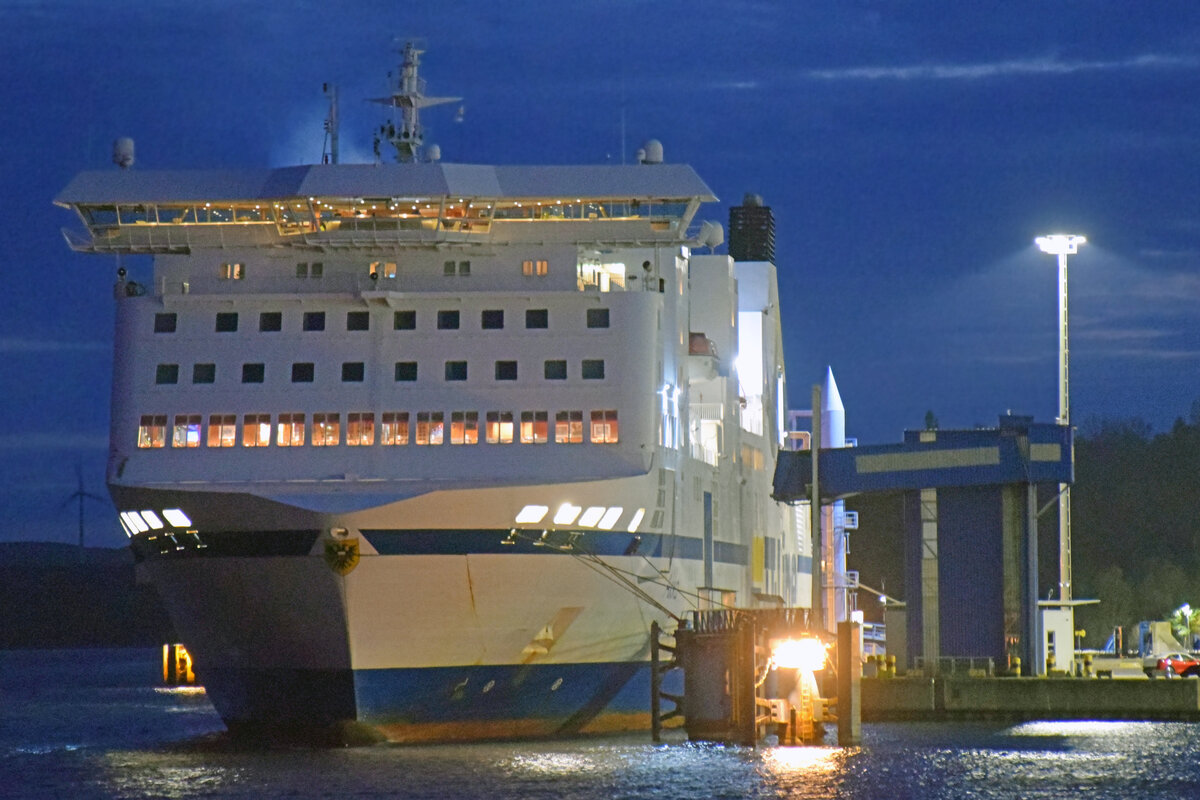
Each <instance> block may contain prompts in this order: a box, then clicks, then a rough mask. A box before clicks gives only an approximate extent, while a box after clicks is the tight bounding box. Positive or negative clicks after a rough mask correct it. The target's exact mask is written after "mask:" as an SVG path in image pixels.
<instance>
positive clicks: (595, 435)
mask: <svg viewBox="0 0 1200 800" xmlns="http://www.w3.org/2000/svg"><path fill="white" fill-rule="evenodd" d="M592 441H593V442H596V443H597V444H616V442H617V412H616V410H615V409H614V410H608V411H593V412H592Z"/></svg>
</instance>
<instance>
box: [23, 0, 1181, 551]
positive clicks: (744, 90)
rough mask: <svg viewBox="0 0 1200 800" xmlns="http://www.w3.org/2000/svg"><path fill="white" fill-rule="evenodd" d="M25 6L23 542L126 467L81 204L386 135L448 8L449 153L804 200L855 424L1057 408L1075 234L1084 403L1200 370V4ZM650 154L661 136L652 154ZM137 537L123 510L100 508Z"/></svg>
mask: <svg viewBox="0 0 1200 800" xmlns="http://www.w3.org/2000/svg"><path fill="white" fill-rule="evenodd" d="M282 5H283V4H280V8H276V7H275V5H274V4H266V3H259V4H249V3H231V2H206V3H183V4H181V3H168V2H144V3H137V4H133V3H107V4H99V3H92V2H83V0H75V2H6V3H0V10H2V11H3V18H4V21H5V24H4V27H3V31H2V32H0V56H3V58H2V63H3V64H4V65H5V67H6V69H5V79H4V81H3V84H2V87H3V88H0V109H3V112H2V113H3V117H2V122H3V124H2V125H0V137H2V142H0V145H2V146H0V183H2V188H3V195H2V197H3V200H2V201H0V202H2V205H3V208H4V211H5V216H6V218H7V224H6V225H4V226H3V228H0V259H2V260H3V265H4V268H5V275H6V277H7V279H8V286H9V291H7V292H4V293H3V294H2V295H0V297H2V299H0V409H2V411H3V417H4V419H5V424H4V425H3V426H2V427H0V539H35V538H38V539H43V538H47V539H58V540H63V541H69V540H71V538H72V537H73V536H74V525H75V522H74V516H73V515H74V512H73V510H72V509H73V507H65V508H64V507H62V505H61V504H62V502H63V500H64V499H65V498H67V496H68V495H70V493H71V492H72V491H73V490H74V483H75V475H74V465H75V464H76V463H77V462H78V463H81V464H82V465H83V468H84V475H85V480H86V481H87V483H88V485H89V487H88V488H89V489H91V490H93V491H97V492H99V491H100V490H101V485H102V481H103V464H104V458H105V452H106V448H107V426H108V397H109V392H110V380H109V372H110V369H111V355H110V347H111V340H112V302H111V296H110V287H111V282H112V279H113V271H114V265H113V263H112V262H111V260H110V259H107V258H104V257H96V256H92V257H87V256H78V255H75V254H73V253H71V252H70V251H69V250H68V249H67V247H66V245H65V243H64V242H63V240H62V237H61V235H60V233H59V229H60V228H61V227H63V226H69V225H72V224H75V222H74V220H73V219H72V217H71V215H70V214H68V213H67V212H64V211H62V210H60V209H57V208H55V207H54V206H52V205H51V204H50V200H51V198H53V197H54V195H55V194H57V192H58V191H59V190H60V189H61V188H62V187H63V186H65V185H66V183H67V182H68V180H70V178H71V176H72V175H74V174H75V173H76V172H78V171H80V170H83V169H96V168H108V167H109V166H110V164H109V159H110V152H111V142H112V140H113V139H114V138H115V137H117V136H132V137H134V138H135V140H136V141H137V150H138V167H140V168H143V169H155V168H188V167H195V168H206V167H219V166H233V167H236V166H261V165H263V164H269V165H276V166H278V165H286V164H295V163H301V162H312V161H315V160H317V159H319V157H320V153H321V144H322V129H321V122H322V119H323V116H324V113H325V103H324V100H323V98H322V96H321V84H322V83H323V82H324V81H334V82H337V83H339V84H340V86H341V90H342V98H343V101H342V105H343V125H342V152H343V160H344V161H349V160H353V159H354V158H355V157H356V156H357V157H358V158H360V159H366V158H369V156H370V135H371V130H372V127H373V126H374V125H375V124H376V123H377V122H379V121H380V120H381V116H380V114H379V113H378V111H377V110H375V108H374V107H371V106H369V105H367V104H366V103H363V102H360V100H361V98H365V97H371V96H378V95H380V94H383V93H384V88H385V87H384V75H385V73H386V72H387V71H388V70H389V69H393V68H394V67H395V57H396V54H395V51H394V49H393V48H394V46H395V43H396V40H397V39H403V38H406V37H413V36H419V37H423V38H424V39H425V40H426V42H427V44H428V47H429V52H428V53H427V55H426V57H425V64H424V68H423V74H424V76H425V77H426V78H427V80H428V81H429V90H430V93H432V94H446V95H461V96H463V97H464V104H465V108H466V114H465V117H464V120H463V122H462V123H461V124H456V123H454V122H453V121H452V117H453V114H452V111H451V112H444V110H442V111H443V113H438V110H435V111H433V112H430V113H429V114H428V115H427V116H426V117H425V121H426V123H427V126H428V127H429V128H430V129H431V136H430V138H431V140H433V141H437V142H438V143H440V144H441V145H442V150H443V154H444V158H445V160H447V161H461V162H473V163H602V162H604V161H606V160H611V161H616V162H619V161H620V160H621V151H622V143H621V130H622V125H621V119H622V110H623V116H624V120H625V130H626V132H627V133H626V141H625V151H626V153H627V154H632V152H633V151H634V150H635V149H636V148H637V146H638V144H639V143H640V142H641V141H642V140H644V139H646V138H650V137H655V138H658V139H660V140H661V141H662V142H663V144H664V147H665V152H666V159H667V160H668V161H673V162H686V163H690V164H691V165H692V166H694V167H695V168H696V170H697V171H698V172H699V173H700V175H701V176H702V177H703V178H704V179H705V180H706V181H707V182H708V183H709V185H710V186H711V187H712V188H713V189H714V191H715V192H716V194H717V195H718V196H719V197H720V198H721V203H720V204H719V205H718V206H713V207H710V208H709V209H708V211H707V216H708V217H709V218H713V219H716V220H718V221H721V222H726V221H727V219H728V206H729V205H731V204H737V203H739V202H740V201H741V198H742V195H743V193H745V192H748V191H749V192H756V193H759V194H761V195H763V197H764V198H765V200H766V202H767V203H768V204H769V205H771V206H772V207H773V208H774V210H775V214H776V219H777V237H776V252H777V261H778V266H779V275H780V288H781V293H782V305H783V314H784V325H785V337H786V338H785V346H786V350H787V361H788V370H789V373H788V378H789V382H790V389H791V393H792V403H793V405H794V406H796V407H805V406H807V405H808V396H809V388H810V386H811V384H812V383H814V382H816V381H818V380H819V379H820V378H821V376H822V374H823V371H824V367H825V365H831V366H832V367H833V369H834V372H835V374H836V376H837V379H838V382H839V385H840V387H841V394H842V398H843V399H844V401H845V403H846V407H847V426H848V433H849V435H852V436H855V435H856V436H858V437H859V439H860V441H862V442H864V443H866V442H890V441H897V440H898V439H899V437H900V434H901V431H902V430H903V429H904V428H906V427H919V426H921V425H922V423H923V420H924V416H925V412H926V411H927V410H932V411H933V412H934V413H935V414H936V415H937V417H938V418H939V420H940V421H941V424H942V426H943V427H955V426H972V425H975V424H991V423H994V422H995V419H996V415H997V414H999V413H1002V412H1004V411H1005V410H1009V409H1011V410H1012V411H1014V412H1022V413H1030V414H1034V415H1036V416H1037V417H1038V418H1039V419H1044V420H1049V419H1052V418H1053V417H1054V415H1055V413H1056V407H1057V406H1056V403H1057V393H1056V379H1057V374H1056V353H1057V338H1056V316H1055V315H1056V297H1055V286H1056V277H1055V269H1054V261H1053V259H1052V258H1051V257H1049V256H1044V255H1041V254H1040V253H1038V252H1037V251H1036V250H1035V248H1034V247H1033V245H1032V239H1033V237H1034V236H1035V235H1037V234H1040V233H1048V232H1055V231H1066V232H1072V233H1083V234H1086V235H1087V236H1088V238H1089V241H1090V244H1089V245H1088V246H1087V247H1086V248H1085V249H1084V250H1083V251H1082V252H1081V253H1080V254H1079V255H1078V256H1076V257H1074V258H1073V259H1072V260H1071V274H1072V281H1071V312H1072V341H1071V344H1072V360H1071V366H1072V384H1071V385H1072V416H1073V419H1074V420H1075V421H1076V422H1077V423H1086V421H1087V420H1089V419H1093V418H1100V417H1141V418H1143V419H1144V420H1146V421H1147V422H1149V423H1150V424H1151V425H1152V426H1154V427H1155V428H1156V429H1158V430H1162V429H1165V428H1167V427H1169V426H1170V425H1171V423H1172V421H1173V420H1174V419H1175V418H1176V417H1178V416H1184V417H1187V416H1188V415H1189V413H1190V410H1191V405H1192V402H1193V401H1194V400H1196V399H1198V398H1200V379H1198V375H1200V372H1198V369H1197V367H1198V365H1200V324H1198V323H1200V302H1198V301H1200V269H1198V267H1200V218H1198V217H1197V208H1200V202H1198V201H1200V5H1198V4H1196V3H1195V2H1194V0H1161V1H1159V0H1156V2H1153V3H1131V2H1102V1H1100V0H1089V1H1088V2H1084V1H1083V0H1077V1H1075V2H1047V1H1046V0H1040V1H1039V2H1028V1H1026V0H1017V2H1010V3H1006V4H1003V5H1002V6H989V7H986V8H985V6H984V5H983V4H977V3H962V2H925V1H923V2H853V1H847V0H837V1H834V0H830V1H828V2H803V3H800V2H796V3H792V2H777V3H771V2H719V3H718V2H678V1H673V0H657V1H656V2H632V0H630V1H628V2H620V1H619V0H608V1H607V2H593V3H563V2H513V3H494V2H493V3H483V2H478V3H476V2H470V3H463V2H438V3H412V4H404V5H403V6H402V7H399V6H396V5H395V4H394V3H390V2H357V3H352V4H339V3H329V2H299V3H289V4H287V8H286V9H284V8H282ZM629 157H630V158H631V157H632V156H631V155H630V156H629ZM88 525H89V531H90V536H91V538H92V540H93V541H94V542H96V543H98V544H100V543H103V544H113V545H116V544H120V543H121V542H122V541H123V540H124V536H123V534H121V533H120V532H119V529H118V527H117V525H116V523H115V517H114V516H113V515H112V512H111V509H107V510H106V509H105V508H104V507H103V506H102V505H101V504H95V507H94V508H92V509H91V510H89V517H88Z"/></svg>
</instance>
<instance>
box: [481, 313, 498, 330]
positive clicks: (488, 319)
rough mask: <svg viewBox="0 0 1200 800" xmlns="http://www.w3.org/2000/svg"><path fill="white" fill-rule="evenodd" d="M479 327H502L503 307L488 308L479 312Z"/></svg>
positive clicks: (485, 328)
mask: <svg viewBox="0 0 1200 800" xmlns="http://www.w3.org/2000/svg"><path fill="white" fill-rule="evenodd" d="M479 327H481V328H483V329H484V330H485V331H486V330H498V329H500V328H503V327H504V309H502V308H489V309H487V310H485V311H482V312H480V314H479Z"/></svg>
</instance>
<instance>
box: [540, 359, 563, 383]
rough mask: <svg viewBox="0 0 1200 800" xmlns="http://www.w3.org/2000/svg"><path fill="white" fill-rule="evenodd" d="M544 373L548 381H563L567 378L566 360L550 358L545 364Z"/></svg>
mask: <svg viewBox="0 0 1200 800" xmlns="http://www.w3.org/2000/svg"><path fill="white" fill-rule="evenodd" d="M545 375H546V380H548V381H565V380H566V379H567V362H566V360H565V359H561V358H558V359H551V360H549V361H547V362H546V364H545Z"/></svg>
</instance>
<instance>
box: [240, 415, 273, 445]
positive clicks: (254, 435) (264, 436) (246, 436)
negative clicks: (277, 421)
mask: <svg viewBox="0 0 1200 800" xmlns="http://www.w3.org/2000/svg"><path fill="white" fill-rule="evenodd" d="M270 443H271V415H270V414H246V415H245V416H244V417H242V446H243V447H266V446H267V445H269V444H270Z"/></svg>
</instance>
